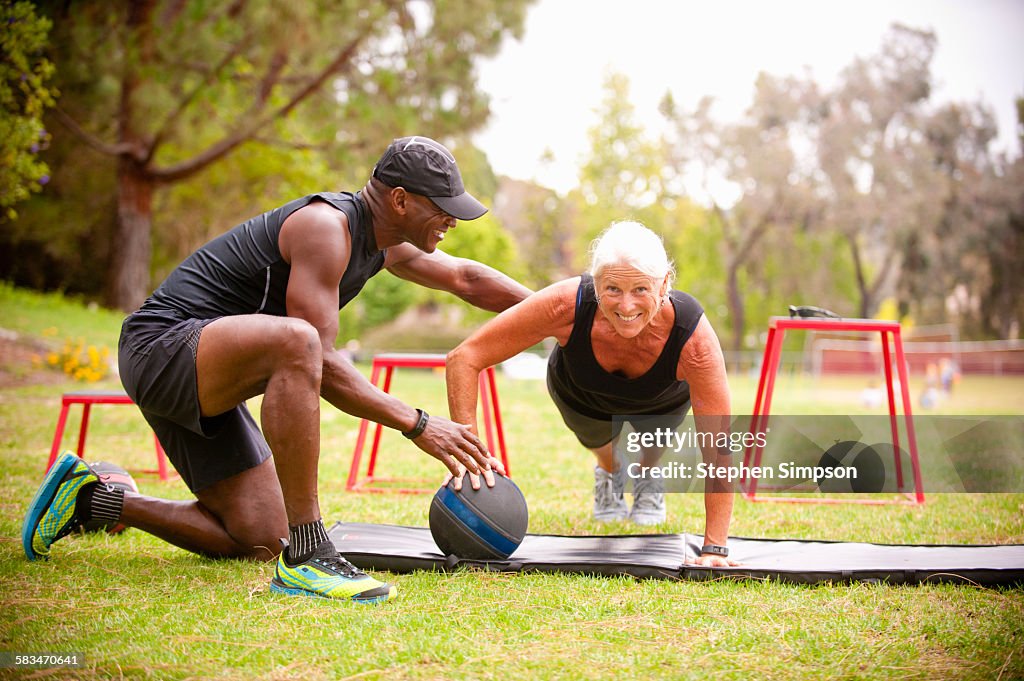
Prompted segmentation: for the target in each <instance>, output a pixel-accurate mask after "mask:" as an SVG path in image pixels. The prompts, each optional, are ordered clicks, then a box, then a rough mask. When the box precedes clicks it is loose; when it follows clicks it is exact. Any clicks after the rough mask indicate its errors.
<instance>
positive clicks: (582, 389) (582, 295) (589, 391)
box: [548, 274, 704, 420]
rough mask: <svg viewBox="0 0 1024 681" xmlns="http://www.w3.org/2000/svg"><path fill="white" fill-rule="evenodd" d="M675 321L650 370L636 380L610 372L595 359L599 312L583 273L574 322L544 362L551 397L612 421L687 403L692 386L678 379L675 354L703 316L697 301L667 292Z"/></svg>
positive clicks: (591, 285) (590, 282) (589, 281)
mask: <svg viewBox="0 0 1024 681" xmlns="http://www.w3.org/2000/svg"><path fill="white" fill-rule="evenodd" d="M669 298H670V300H671V301H672V307H673V308H674V309H675V313H676V318H675V321H674V322H673V324H672V330H671V331H670V332H669V336H668V340H667V341H665V347H664V348H663V349H662V351H661V355H659V356H658V359H657V361H655V363H654V366H652V367H651V368H650V369H649V370H648V371H647V373H645V374H644V375H643V376H638V377H637V378H627V377H625V376H623V375H621V374H619V373H609V372H607V371H605V370H604V369H603V368H601V365H600V364H599V363H598V361H597V358H596V357H594V348H593V345H591V342H590V331H591V328H592V327H593V325H594V317H595V315H596V314H597V297H596V295H595V293H594V278H593V277H592V276H591V275H589V274H584V275H583V277H582V279H581V281H580V286H579V289H577V291H576V319H575V321H574V322H573V326H572V333H571V334H570V335H569V340H568V342H567V343H566V344H565V347H561V346H557V347H555V351H554V352H552V353H551V357H549V358H548V382H549V383H550V385H551V388H552V389H553V390H554V391H555V393H556V394H557V395H558V396H559V397H560V398H561V399H562V400H563V401H564V402H565V403H566V404H568V405H569V406H570V407H572V408H573V409H575V410H576V411H578V412H579V413H580V414H583V415H584V416H589V417H590V418H594V419H601V420H611V418H612V417H613V416H617V415H621V416H626V415H638V414H650V415H654V414H667V413H670V412H673V411H675V410H676V409H678V408H679V407H681V406H682V405H684V404H686V403H687V402H688V401H689V400H690V386H689V384H688V383H686V381H679V380H677V379H676V368H677V366H678V365H679V355H680V353H681V352H682V351H683V346H684V345H686V341H688V340H689V339H690V336H691V335H693V331H694V329H696V328H697V322H699V321H700V317H701V315H702V314H704V308H702V307H701V305H700V303H699V302H697V299H696V298H694V297H693V296H691V295H689V294H688V293H683V292H682V291H675V290H673V291H670V292H669Z"/></svg>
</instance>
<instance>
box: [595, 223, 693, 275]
mask: <svg viewBox="0 0 1024 681" xmlns="http://www.w3.org/2000/svg"><path fill="white" fill-rule="evenodd" d="M612 265H628V266H629V267H632V268H634V269H636V270H638V271H640V272H643V273H644V274H646V275H647V276H649V277H652V278H653V279H654V280H655V281H660V280H661V279H663V278H664V277H665V275H666V274H667V275H668V288H672V281H673V280H674V279H675V276H676V271H675V268H674V267H673V266H672V260H670V259H669V257H668V254H667V253H666V252H665V243H664V242H663V241H662V240H661V237H660V236H658V235H657V234H655V233H654V232H652V231H651V230H649V229H648V228H646V227H644V226H643V225H641V224H640V223H639V222H632V221H623V222H614V223H612V225H611V227H609V228H608V229H606V230H605V231H604V232H602V233H601V235H600V236H599V237H597V238H596V239H594V241H593V243H591V244H590V274H591V275H592V276H593V277H594V278H595V279H597V277H598V276H599V275H600V274H601V271H602V270H604V269H605V268H606V267H609V266H612Z"/></svg>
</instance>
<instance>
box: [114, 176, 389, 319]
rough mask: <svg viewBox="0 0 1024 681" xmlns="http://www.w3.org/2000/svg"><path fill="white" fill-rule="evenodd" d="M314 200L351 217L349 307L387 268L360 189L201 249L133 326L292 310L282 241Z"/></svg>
mask: <svg viewBox="0 0 1024 681" xmlns="http://www.w3.org/2000/svg"><path fill="white" fill-rule="evenodd" d="M313 201H324V202H326V203H329V204H330V205H332V206H334V207H335V208H336V209H338V210H340V211H342V212H343V213H345V215H346V216H347V217H348V229H349V234H350V236H351V240H352V254H351V256H350V259H349V263H348V267H347V269H346V270H345V274H344V276H343V277H342V279H341V283H340V284H339V286H338V293H339V300H338V304H339V309H340V308H341V307H344V306H345V304H346V303H348V302H349V301H350V300H352V298H354V297H355V296H356V294H357V293H359V291H360V290H361V289H362V288H363V285H364V284H366V282H367V280H368V279H369V278H370V277H372V276H373V275H374V274H376V273H377V272H379V271H380V269H381V267H383V265H384V255H385V252H384V251H381V250H379V249H378V248H377V243H376V241H375V239H374V235H373V230H372V224H371V220H370V213H369V211H368V210H367V208H366V204H365V202H364V201H363V199H362V197H361V196H360V194H358V193H356V194H350V193H347V192H343V193H320V194H311V195H309V196H305V197H303V198H301V199H296V200H294V201H291V202H289V203H287V204H285V205H283V206H281V207H280V208H275V209H274V210H271V211H268V212H266V213H263V214H262V215H259V216H257V217H254V218H252V219H251V220H247V221H246V222H243V223H242V224H240V225H238V226H236V227H234V228H233V229H231V230H230V231H228V232H226V233H224V234H222V235H220V236H219V237H217V238H216V239H214V240H212V241H210V242H209V243H207V244H206V245H204V246H202V247H200V248H199V249H198V250H197V251H196V252H194V253H193V254H192V255H190V256H189V257H188V258H186V259H185V261H184V262H182V263H181V264H180V265H179V266H178V267H177V268H176V269H175V270H174V271H173V272H171V274H170V276H168V277H167V279H166V280H165V281H164V282H163V284H161V285H160V287H159V288H157V290H156V291H155V292H154V293H153V295H152V296H150V297H149V299H148V300H147V301H146V302H145V303H144V304H143V305H142V307H141V308H140V309H139V310H138V311H137V312H135V313H134V314H133V315H132V317H131V318H130V319H129V320H128V322H127V326H132V325H133V323H137V324H139V325H142V326H146V327H149V326H150V325H153V324H154V323H156V322H157V321H158V320H161V321H163V322H164V324H173V323H176V322H177V321H181V320H184V319H213V318H216V317H224V316H230V315H240V314H255V313H262V314H270V315H276V316H284V315H286V313H287V310H286V307H285V294H286V292H287V290H288V277H289V274H290V273H291V266H290V265H289V264H288V263H286V262H285V261H284V259H283V258H282V257H281V250H280V248H278V244H277V240H278V236H279V235H280V233H281V226H282V225H283V224H284V221H285V220H286V219H287V218H288V216H290V215H291V214H292V213H294V212H295V211H297V210H298V209H300V208H303V207H305V206H308V205H309V204H310V203H312V202H313ZM140 330H141V329H140Z"/></svg>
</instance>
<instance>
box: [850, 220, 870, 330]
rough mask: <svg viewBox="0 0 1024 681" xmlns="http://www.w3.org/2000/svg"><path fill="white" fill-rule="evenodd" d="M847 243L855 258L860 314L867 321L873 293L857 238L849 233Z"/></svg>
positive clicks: (854, 265)
mask: <svg viewBox="0 0 1024 681" xmlns="http://www.w3.org/2000/svg"><path fill="white" fill-rule="evenodd" d="M846 243H848V244H849V245H850V255H851V256H852V257H853V272H854V274H856V275H857V293H858V295H859V298H860V305H859V309H858V312H859V313H860V318H861V319H867V317H868V310H869V309H870V308H871V292H870V291H869V290H868V282H867V277H865V276H864V263H863V261H862V260H861V257H860V247H859V246H858V245H857V236H856V235H855V234H850V233H849V232H848V233H847V234H846Z"/></svg>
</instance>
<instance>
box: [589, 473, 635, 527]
mask: <svg viewBox="0 0 1024 681" xmlns="http://www.w3.org/2000/svg"><path fill="white" fill-rule="evenodd" d="M625 487H626V468H625V466H619V469H618V470H617V471H615V472H614V473H609V472H608V471H606V470H605V469H603V468H601V467H600V466H595V467H594V520H596V521H598V522H601V523H605V522H609V521H611V520H623V519H625V518H626V516H627V515H628V514H629V509H628V508H626V500H625V499H624V498H623V497H622V490H623V489H625Z"/></svg>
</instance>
